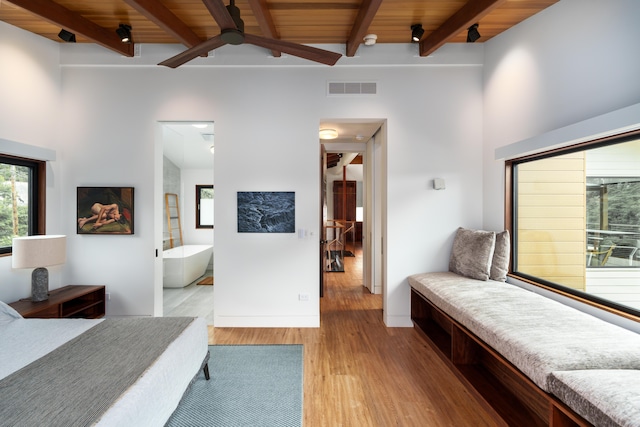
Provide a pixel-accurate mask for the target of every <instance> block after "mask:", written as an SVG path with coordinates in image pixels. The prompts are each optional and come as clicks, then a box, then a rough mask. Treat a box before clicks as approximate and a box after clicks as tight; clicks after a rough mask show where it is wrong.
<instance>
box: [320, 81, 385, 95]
mask: <svg viewBox="0 0 640 427" xmlns="http://www.w3.org/2000/svg"><path fill="white" fill-rule="evenodd" d="M377 93H378V84H377V83H376V82H329V87H328V94H329V95H376V94H377Z"/></svg>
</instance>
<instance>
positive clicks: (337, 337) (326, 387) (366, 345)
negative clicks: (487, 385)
mask: <svg viewBox="0 0 640 427" xmlns="http://www.w3.org/2000/svg"><path fill="white" fill-rule="evenodd" d="M361 256H362V253H361V251H356V258H351V257H347V258H345V270H346V271H345V272H344V273H328V274H327V275H326V276H327V280H326V290H325V296H324V298H323V299H322V300H321V305H320V312H321V321H320V322H321V326H320V328H289V329H284V328H273V329H271V328H214V327H210V328H209V340H210V344H303V345H304V426H305V427H316V426H318V427H337V426H349V427H360V426H363V427H364V426H372V427H373V426H376V427H377V426H384V427H386V426H408V427H409V426H416V427H418V426H419V427H431V426H451V427H454V426H455V427H463V426H474V427H482V426H495V424H494V422H493V421H492V420H491V418H490V416H489V415H488V414H487V413H486V412H485V410H484V409H483V408H482V407H481V406H479V405H478V404H477V403H476V401H475V400H474V399H473V398H472V397H471V395H470V394H469V393H468V392H467V391H466V389H465V388H464V387H463V386H462V384H461V383H460V382H459V381H458V380H457V379H456V377H455V376H454V374H452V373H451V372H450V371H449V370H448V369H447V367H446V366H445V365H444V363H443V362H442V361H441V360H440V359H439V357H438V356H437V355H436V354H435V353H434V351H433V350H432V349H431V347H430V346H429V345H428V344H427V343H426V341H425V339H424V337H423V335H421V332H419V331H418V330H417V329H414V328H387V327H386V326H385V325H384V323H383V322H382V299H381V295H372V294H370V293H369V292H368V291H367V290H366V288H364V287H363V286H362V272H361V270H360V268H361V267H360V266H361V265H362V263H361V258H360V257H361ZM212 374H213V375H215V373H212Z"/></svg>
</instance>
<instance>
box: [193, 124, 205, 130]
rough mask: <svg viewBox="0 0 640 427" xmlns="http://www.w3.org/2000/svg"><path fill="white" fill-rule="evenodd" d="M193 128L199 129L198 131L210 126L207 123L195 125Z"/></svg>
mask: <svg viewBox="0 0 640 427" xmlns="http://www.w3.org/2000/svg"><path fill="white" fill-rule="evenodd" d="M191 126H193V127H194V128H198V129H204V128H206V127H207V126H209V125H208V124H206V123H194V124H192V125H191Z"/></svg>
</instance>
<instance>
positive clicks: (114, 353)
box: [0, 317, 194, 427]
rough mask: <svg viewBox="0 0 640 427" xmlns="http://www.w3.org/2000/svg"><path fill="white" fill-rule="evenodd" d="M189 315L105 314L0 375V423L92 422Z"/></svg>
mask: <svg viewBox="0 0 640 427" xmlns="http://www.w3.org/2000/svg"><path fill="white" fill-rule="evenodd" d="M193 320H194V319H193V318H190V317H185V318H161V317H155V318H135V319H105V320H104V321H103V322H101V323H99V324H97V325H96V326H94V327H93V328H91V329H89V330H88V331H87V332H85V333H83V334H81V335H80V336H78V337H76V338H74V339H73V340H71V341H69V342H67V343H66V344H63V345H62V346H60V347H59V348H57V349H56V350H54V351H52V352H51V353H49V354H47V355H46V356H44V357H42V358H40V359H38V360H36V361H35V362H33V363H31V364H30V365H27V366H25V367H24V368H22V369H20V370H19V371H17V372H14V373H13V374H11V375H9V376H8V377H6V378H4V379H3V380H1V381H0V423H1V424H2V425H7V426H29V427H31V426H44V425H46V426H65V427H72V426H89V425H92V424H94V423H96V422H97V421H99V419H100V417H101V416H102V414H104V413H105V411H106V410H107V409H108V408H109V407H110V406H111V405H112V404H113V403H114V402H115V401H116V400H117V399H118V398H119V397H120V396H121V395H122V394H123V393H124V392H125V391H126V390H127V389H128V388H129V387H130V386H131V385H132V384H134V383H135V382H136V381H137V380H138V378H139V377H140V376H141V375H142V374H144V372H145V371H146V370H147V368H149V366H151V365H152V364H153V363H154V361H155V360H156V359H157V358H158V357H159V356H160V355H161V354H162V352H163V351H164V350H165V349H166V348H167V346H168V345H169V344H170V343H171V342H172V341H173V340H174V339H175V338H176V337H178V336H179V335H180V334H181V333H182V331H183V330H184V329H185V328H187V327H188V326H189V325H190V324H191V323H192V322H193ZM53 321H55V320H53ZM149 398H150V399H153V396H149Z"/></svg>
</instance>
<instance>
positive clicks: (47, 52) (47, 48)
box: [0, 22, 66, 302]
mask: <svg viewBox="0 0 640 427" xmlns="http://www.w3.org/2000/svg"><path fill="white" fill-rule="evenodd" d="M0 58H1V59H0V152H5V153H6V152H7V151H6V149H7V148H9V147H11V153H12V154H14V155H21V154H22V155H25V156H31V155H33V153H38V152H39V150H37V149H36V150H34V149H32V148H31V147H33V146H35V147H45V148H49V149H53V150H55V149H56V146H57V143H58V141H59V138H58V124H57V123H58V119H59V117H60V115H61V114H62V112H61V110H60V68H59V61H60V54H59V49H58V44H57V43H54V42H51V41H48V40H45V39H43V38H42V37H39V36H35V35H32V34H28V33H25V32H24V31H22V30H19V29H17V28H15V27H12V26H10V25H8V24H5V23H4V22H0ZM3 140H4V141H3ZM44 151H45V152H46V151H47V150H44ZM44 157H47V158H53V160H51V161H49V162H47V230H46V231H47V233H48V234H64V232H65V231H64V230H63V228H62V225H61V219H60V210H61V204H60V202H59V201H60V192H61V188H62V187H61V185H60V180H61V177H62V175H63V174H64V173H65V171H64V170H63V169H62V167H61V163H62V162H63V157H62V156H61V155H60V153H56V152H55V151H54V152H52V155H46V156H44ZM44 157H42V158H44ZM62 269H63V267H52V268H50V269H49V274H50V277H49V287H50V288H51V289H55V288H59V287H60V286H62V285H63V284H66V283H63V281H62V273H61V272H62ZM30 294H31V270H12V269H11V257H10V256H5V257H0V300H2V301H7V302H10V301H15V300H17V299H19V298H24V297H26V296H29V295H30Z"/></svg>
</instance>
